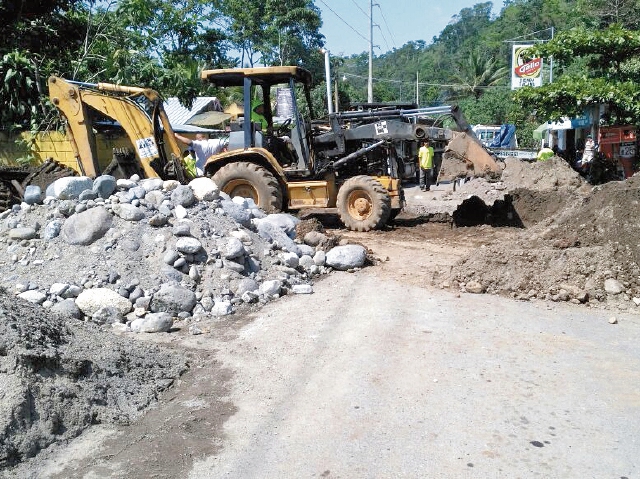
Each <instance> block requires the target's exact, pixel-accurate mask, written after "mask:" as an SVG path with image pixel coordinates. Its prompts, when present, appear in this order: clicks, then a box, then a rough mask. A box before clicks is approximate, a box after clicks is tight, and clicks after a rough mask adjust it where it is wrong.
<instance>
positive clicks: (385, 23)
mask: <svg viewBox="0 0 640 479" xmlns="http://www.w3.org/2000/svg"><path fill="white" fill-rule="evenodd" d="M376 5H377V6H378V9H379V10H380V15H381V16H382V21H383V22H384V25H385V27H387V31H388V32H389V35H390V36H391V42H392V43H393V46H394V48H397V43H396V39H395V38H394V36H393V32H392V31H391V29H390V28H389V24H388V23H387V19H386V17H385V16H384V12H383V11H382V7H381V6H380V4H379V3H376ZM380 32H381V33H382V29H381V30H380ZM383 38H384V35H383ZM385 41H386V40H385ZM387 46H388V45H387ZM389 50H391V49H389Z"/></svg>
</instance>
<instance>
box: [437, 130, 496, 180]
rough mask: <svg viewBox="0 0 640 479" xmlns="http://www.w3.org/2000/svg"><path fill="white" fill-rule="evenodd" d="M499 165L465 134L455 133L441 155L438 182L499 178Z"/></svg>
mask: <svg viewBox="0 0 640 479" xmlns="http://www.w3.org/2000/svg"><path fill="white" fill-rule="evenodd" d="M501 174H502V167H501V165H500V164H499V163H498V162H496V160H495V159H494V157H493V156H491V155H490V154H489V152H488V151H487V150H485V149H484V147H483V146H482V145H481V144H480V143H479V142H478V141H476V140H475V139H474V138H472V137H471V136H470V135H468V134H467V133H457V134H456V135H455V136H454V137H453V138H452V139H451V141H450V142H449V144H448V145H447V147H446V148H445V150H444V153H443V155H442V163H441V165H440V171H439V173H438V182H446V181H455V180H457V179H462V178H473V177H485V178H488V179H491V178H499V177H500V175H501Z"/></svg>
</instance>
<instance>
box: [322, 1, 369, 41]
mask: <svg viewBox="0 0 640 479" xmlns="http://www.w3.org/2000/svg"><path fill="white" fill-rule="evenodd" d="M319 1H320V3H322V4H323V5H324V6H325V7H327V8H328V9H329V11H330V12H331V13H333V14H334V15H335V16H336V17H338V18H339V19H340V20H342V23H344V24H345V25H346V26H348V27H349V28H350V29H351V30H353V31H354V32H355V33H356V35H358V36H359V37H360V38H362V39H364V40H365V41H367V42H368V41H369V39H368V38H367V37H365V36H364V35H363V34H362V33H360V32H359V31H358V30H356V29H355V28H353V27H352V26H351V25H350V24H349V23H348V22H347V21H346V20H345V19H344V18H342V17H341V16H340V15H338V14H337V13H336V12H335V11H334V10H333V9H332V8H331V7H330V6H329V5H327V4H326V3H325V2H324V0H319Z"/></svg>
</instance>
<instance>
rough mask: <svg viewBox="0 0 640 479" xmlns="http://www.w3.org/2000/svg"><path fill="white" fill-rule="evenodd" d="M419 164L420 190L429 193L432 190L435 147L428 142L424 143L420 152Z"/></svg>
mask: <svg viewBox="0 0 640 479" xmlns="http://www.w3.org/2000/svg"><path fill="white" fill-rule="evenodd" d="M418 163H419V166H420V189H421V190H422V191H429V190H430V189H431V174H432V172H433V147H432V146H431V145H430V144H429V141H428V140H425V141H423V142H422V146H421V147H420V149H419V150H418Z"/></svg>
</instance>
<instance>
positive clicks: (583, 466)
mask: <svg viewBox="0 0 640 479" xmlns="http://www.w3.org/2000/svg"><path fill="white" fill-rule="evenodd" d="M341 234H344V235H346V236H348V237H349V238H350V239H352V240H357V241H358V242H361V243H362V244H365V245H366V246H367V247H369V248H370V250H371V258H372V259H373V263H374V264H373V265H372V266H370V267H367V268H364V269H362V270H359V271H357V272H353V273H347V272H336V273H333V274H331V275H329V276H328V277H326V278H323V279H322V280H321V281H318V282H317V283H316V284H315V285H314V291H315V292H314V294H312V295H297V296H288V297H285V298H283V299H282V300H280V301H277V302H274V303H270V304H268V305H266V306H265V307H264V308H263V309H261V310H260V311H258V312H257V313H254V314H252V315H250V316H240V315H234V316H230V317H225V319H220V320H217V321H213V322H211V323H209V324H207V325H204V326H203V329H204V333H205V334H202V335H199V336H192V335H189V334H187V332H186V331H175V332H173V333H171V334H165V335H146V336H141V338H142V339H143V340H144V341H145V342H154V343H160V344H162V345H166V346H168V347H169V348H170V349H172V350H174V351H179V352H181V353H182V354H184V355H185V356H186V357H188V358H189V359H190V361H191V368H190V370H189V371H188V372H187V373H185V374H184V375H182V376H181V378H180V380H179V381H177V383H176V384H175V385H174V386H173V387H172V388H171V389H169V390H167V391H165V392H164V393H162V395H161V396H160V401H159V403H158V404H157V405H156V406H154V407H153V408H152V409H150V410H148V411H147V412H146V413H145V414H144V415H143V416H142V417H141V418H140V419H139V420H137V421H136V422H134V423H133V424H132V425H130V426H122V427H119V428H116V427H108V428H107V427H103V426H94V427H92V428H91V429H90V430H89V431H88V432H85V433H84V434H82V435H81V436H80V437H79V438H77V439H75V440H74V441H72V442H71V443H70V444H69V445H67V446H64V447H62V448H52V449H51V450H49V451H45V453H44V454H42V455H41V456H40V457H38V458H37V459H35V460H31V461H29V462H27V463H26V464H24V465H22V466H20V467H19V468H17V469H15V470H13V471H11V473H10V474H9V475H7V477H39V478H69V477H83V478H101V477H114V478H128V477H155V478H180V477H183V478H215V477H232V478H282V477H335V478H338V477H340V478H365V477H379V478H396V477H407V478H422V477H434V478H435V477H442V478H458V477H482V478H484V477H487V478H489V477H513V478H517V477H522V478H529V477H544V478H584V477H598V478H600V477H612V478H623V477H628V478H632V477H637V476H638V475H639V474H640V471H639V468H640V465H639V463H638V460H637V458H638V457H640V442H639V441H638V432H639V431H640V348H638V343H639V341H640V316H638V315H637V314H636V313H632V312H629V311H628V308H627V307H625V309H621V308H618V307H616V306H615V305H614V306H612V307H608V306H606V305H607V303H603V305H601V306H602V307H589V306H588V305H585V304H581V303H579V302H575V304H574V303H571V302H567V301H557V300H555V301H553V300H545V299H544V298H537V297H532V298H527V301H523V300H515V299H513V298H509V297H506V296H509V295H508V294H507V295H502V296H499V295H489V294H471V293H468V292H465V289H464V287H462V288H461V287H460V285H459V283H457V282H456V280H455V274H456V268H458V267H459V266H460V262H461V261H464V260H465V259H466V258H468V257H469V255H473V254H474V253H481V252H482V251H485V250H487V249H490V248H496V247H498V246H497V245H501V244H504V242H508V243H513V242H514V241H516V240H517V238H518V237H519V235H521V234H522V231H520V230H518V229H514V228H494V227H491V226H487V225H482V226H474V227H467V228H454V227H452V226H451V225H447V224H433V223H421V222H420V221H419V220H417V219H415V218H412V217H406V218H401V221H399V226H398V227H396V228H395V229H394V230H392V231H386V232H372V233H366V234H357V235H355V234H353V233H344V232H341ZM452 278H453V279H452ZM607 308H608V309H607ZM614 317H615V319H616V321H617V324H611V323H610V320H611V319H612V318H614Z"/></svg>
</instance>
